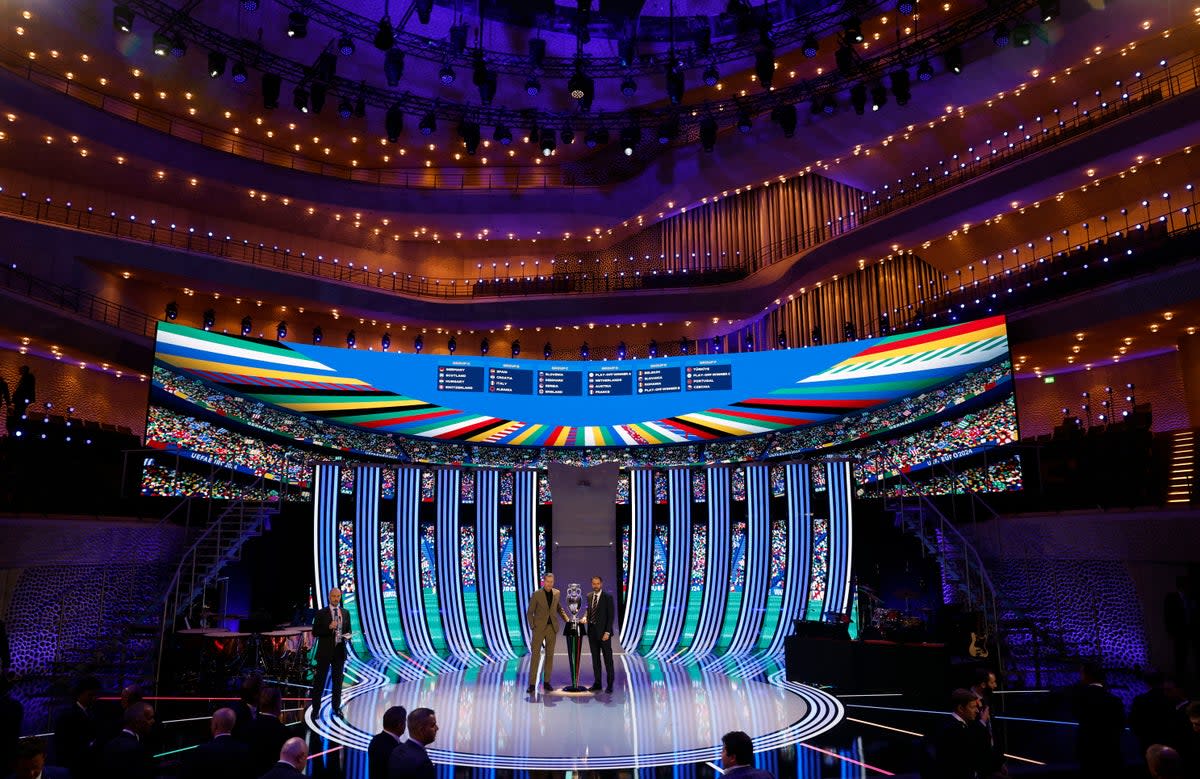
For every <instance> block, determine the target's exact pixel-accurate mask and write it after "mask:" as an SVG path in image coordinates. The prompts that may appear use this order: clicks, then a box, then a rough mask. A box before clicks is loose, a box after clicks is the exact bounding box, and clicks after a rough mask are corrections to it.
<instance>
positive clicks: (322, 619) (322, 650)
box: [312, 587, 351, 717]
mask: <svg viewBox="0 0 1200 779" xmlns="http://www.w3.org/2000/svg"><path fill="white" fill-rule="evenodd" d="M312 634H313V639H314V640H315V641H316V642H317V668H316V670H315V671H313V686H312V710H313V717H316V716H317V714H319V713H320V711H321V696H322V695H324V694H325V679H326V677H329V676H332V677H333V679H332V687H333V713H334V715H335V716H338V717H340V716H341V715H342V677H343V676H344V675H345V670H346V642H347V641H349V640H350V635H351V634H350V616H349V615H348V614H347V613H346V610H345V609H344V608H342V591H341V590H339V589H338V588H337V587H334V588H333V589H332V590H330V591H329V605H328V606H326V607H325V608H323V609H321V610H320V611H318V612H317V616H316V617H315V618H314V619H313V626H312Z"/></svg>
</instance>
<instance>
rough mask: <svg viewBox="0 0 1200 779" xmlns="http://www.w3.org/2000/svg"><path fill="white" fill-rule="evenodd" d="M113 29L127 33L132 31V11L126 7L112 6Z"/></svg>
mask: <svg viewBox="0 0 1200 779" xmlns="http://www.w3.org/2000/svg"><path fill="white" fill-rule="evenodd" d="M113 29H115V30H117V31H118V32H129V31H130V30H132V29H133V9H132V8H130V7H129V6H127V5H117V6H113Z"/></svg>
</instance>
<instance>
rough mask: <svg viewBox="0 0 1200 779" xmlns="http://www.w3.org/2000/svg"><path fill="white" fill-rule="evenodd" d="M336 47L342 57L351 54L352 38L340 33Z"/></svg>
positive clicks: (352, 49) (352, 47) (352, 50)
mask: <svg viewBox="0 0 1200 779" xmlns="http://www.w3.org/2000/svg"><path fill="white" fill-rule="evenodd" d="M337 49H338V54H341V55H342V56H343V57H351V56H353V55H354V39H353V38H351V37H350V36H349V35H347V34H345V33H342V35H341V37H339V38H338V44H337Z"/></svg>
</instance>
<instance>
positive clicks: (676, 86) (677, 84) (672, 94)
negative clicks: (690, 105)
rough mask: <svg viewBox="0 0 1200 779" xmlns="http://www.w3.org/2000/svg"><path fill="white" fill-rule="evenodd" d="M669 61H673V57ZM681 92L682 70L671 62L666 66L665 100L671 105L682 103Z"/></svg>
mask: <svg viewBox="0 0 1200 779" xmlns="http://www.w3.org/2000/svg"><path fill="white" fill-rule="evenodd" d="M671 59H672V60H674V57H672V58H671ZM683 92H684V82H683V70H682V69H680V68H678V67H676V66H675V63H674V62H672V63H671V64H670V65H668V66H667V100H669V101H670V102H671V105H679V104H680V103H682V102H683Z"/></svg>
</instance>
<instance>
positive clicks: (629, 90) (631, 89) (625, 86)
mask: <svg viewBox="0 0 1200 779" xmlns="http://www.w3.org/2000/svg"><path fill="white" fill-rule="evenodd" d="M636 93H637V82H636V81H634V80H633V76H626V77H625V78H623V79H622V80H621V94H622V95H624V96H625V97H633V96H634V94H636Z"/></svg>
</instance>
